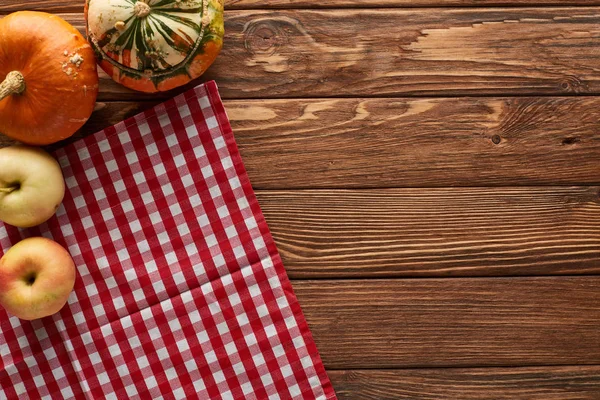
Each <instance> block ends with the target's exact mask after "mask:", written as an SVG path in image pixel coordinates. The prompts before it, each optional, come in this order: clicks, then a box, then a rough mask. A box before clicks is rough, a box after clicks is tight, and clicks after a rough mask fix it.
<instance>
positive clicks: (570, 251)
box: [257, 187, 600, 278]
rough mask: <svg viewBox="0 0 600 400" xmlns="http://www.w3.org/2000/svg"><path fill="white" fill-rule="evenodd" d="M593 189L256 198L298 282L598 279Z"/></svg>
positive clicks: (597, 208) (598, 201)
mask: <svg viewBox="0 0 600 400" xmlns="http://www.w3.org/2000/svg"><path fill="white" fill-rule="evenodd" d="M598 189H599V188H598V187H571V188H568V187H548V188H531V187H526V188H502V189H493V188H473V189H464V188H456V189H399V190H356V191H342V190H331V191H259V192H257V195H258V200H259V203H260V204H261V207H262V209H263V212H264V214H265V217H266V219H267V222H268V224H269V227H270V228H271V231H272V233H273V237H274V238H275V241H276V243H277V247H278V249H279V251H280V253H281V255H282V257H283V261H284V265H285V266H286V269H287V270H288V273H289V274H290V276H292V277H294V278H341V277H362V278H367V277H377V276H379V277H381V276H385V277H400V276H509V275H510V276H515V275H551V274H568V275H579V274H599V273H600V196H599V195H598Z"/></svg>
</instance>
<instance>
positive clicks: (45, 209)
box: [0, 146, 65, 228]
mask: <svg viewBox="0 0 600 400" xmlns="http://www.w3.org/2000/svg"><path fill="white" fill-rule="evenodd" d="M64 195H65V181H64V178H63V175H62V171H61V169H60V165H59V164H58V162H57V161H56V160H55V159H54V158H52V156H50V154H48V153H46V152H45V151H43V150H41V149H38V148H34V147H27V146H12V147H5V148H3V149H0V221H4V222H5V223H7V224H9V225H14V226H17V227H19V228H29V227H32V226H35V225H39V224H41V223H43V222H46V221H47V220H48V219H50V217H52V216H53V215H54V213H56V209H57V208H58V206H59V205H60V203H61V202H62V200H63V197H64Z"/></svg>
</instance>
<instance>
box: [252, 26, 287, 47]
mask: <svg viewBox="0 0 600 400" xmlns="http://www.w3.org/2000/svg"><path fill="white" fill-rule="evenodd" d="M285 42H287V35H286V33H285V31H284V30H282V29H280V27H279V26H278V25H277V24H275V23H273V22H272V21H259V22H257V23H254V24H251V25H250V26H249V27H248V28H247V29H246V32H245V35H244V44H245V47H246V49H247V50H248V51H250V52H251V53H252V54H260V55H273V54H275V53H276V52H277V50H278V49H279V47H281V45H282V44H284V43H285Z"/></svg>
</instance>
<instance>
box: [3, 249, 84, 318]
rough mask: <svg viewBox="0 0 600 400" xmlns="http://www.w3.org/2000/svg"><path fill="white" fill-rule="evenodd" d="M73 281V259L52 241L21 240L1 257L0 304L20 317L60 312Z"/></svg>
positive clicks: (39, 316)
mask: <svg viewBox="0 0 600 400" xmlns="http://www.w3.org/2000/svg"><path fill="white" fill-rule="evenodd" d="M74 284H75V264H74V263H73V259H72V258H71V256H70V255H69V253H68V252H67V250H65V248H64V247H62V246H61V245H60V244H58V243H56V242H55V241H53V240H50V239H46V238H42V237H34V238H29V239H25V240H22V241H20V242H19V243H17V244H15V245H14V246H13V247H11V248H10V249H9V250H8V251H7V252H6V253H5V254H4V256H3V257H2V259H0V305H1V306H2V307H4V308H5V309H6V311H8V312H9V313H10V314H12V315H15V316H17V317H19V318H21V319H25V320H32V319H37V318H42V317H46V316H48V315H52V314H54V313H57V312H58V311H59V310H60V309H61V308H63V306H64V305H65V303H66V302H67V298H68V297H69V294H70V293H71V291H72V290H73V285H74Z"/></svg>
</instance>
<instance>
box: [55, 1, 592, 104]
mask: <svg viewBox="0 0 600 400" xmlns="http://www.w3.org/2000/svg"><path fill="white" fill-rule="evenodd" d="M63 16H64V17H65V18H66V19H67V20H68V21H70V22H72V23H73V24H74V25H75V26H77V27H78V28H80V29H83V16H82V15H81V14H64V15H63ZM599 26H600V9H598V8H595V7H590V8H581V9H578V8H550V7H546V8H537V9H536V8H512V9H511V8H505V9H493V8H491V9H490V8H483V9H463V10H459V9H423V10H323V11H317V10H280V11H229V12H226V26H225V30H226V32H227V33H226V39H225V47H224V49H223V51H222V53H221V55H220V56H219V58H218V59H217V61H216V62H215V64H214V65H213V66H212V67H211V68H210V69H209V71H208V72H207V73H206V74H205V75H204V76H203V78H202V79H204V80H209V79H215V80H216V81H217V83H218V84H219V87H220V92H221V95H222V96H223V97H225V98H290V97H356V96H363V97H364V96H368V97H372V96H386V97H387V96H433V95H435V96H456V95H492V94H496V95H498V94H520V95H528V94H532V95H538V94H544V95H556V94H564V93H569V94H576V93H577V94H585V93H588V94H598V93H600V73H599V71H598V67H597V66H598V65H599V64H600V51H597V50H598V48H599V46H600V45H599V44H598V43H599V41H598V38H599V37H600V28H598V27H599ZM101 79H102V84H101V89H100V90H101V93H100V97H99V98H100V100H110V99H113V100H118V99H141V98H157V96H156V95H146V96H144V97H142V95H140V94H139V93H134V92H132V91H131V90H128V89H125V88H124V87H123V86H120V85H118V84H117V83H114V82H112V80H110V79H109V78H108V77H107V76H106V75H105V74H101ZM199 82H200V81H196V82H195V83H194V84H197V83H199ZM190 86H191V85H190ZM190 86H187V87H184V88H180V89H178V90H177V91H176V92H180V91H182V90H185V89H186V88H189V87H190ZM174 93H175V92H170V93H163V94H161V95H160V96H162V97H171V96H172V95H173V94H174Z"/></svg>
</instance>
